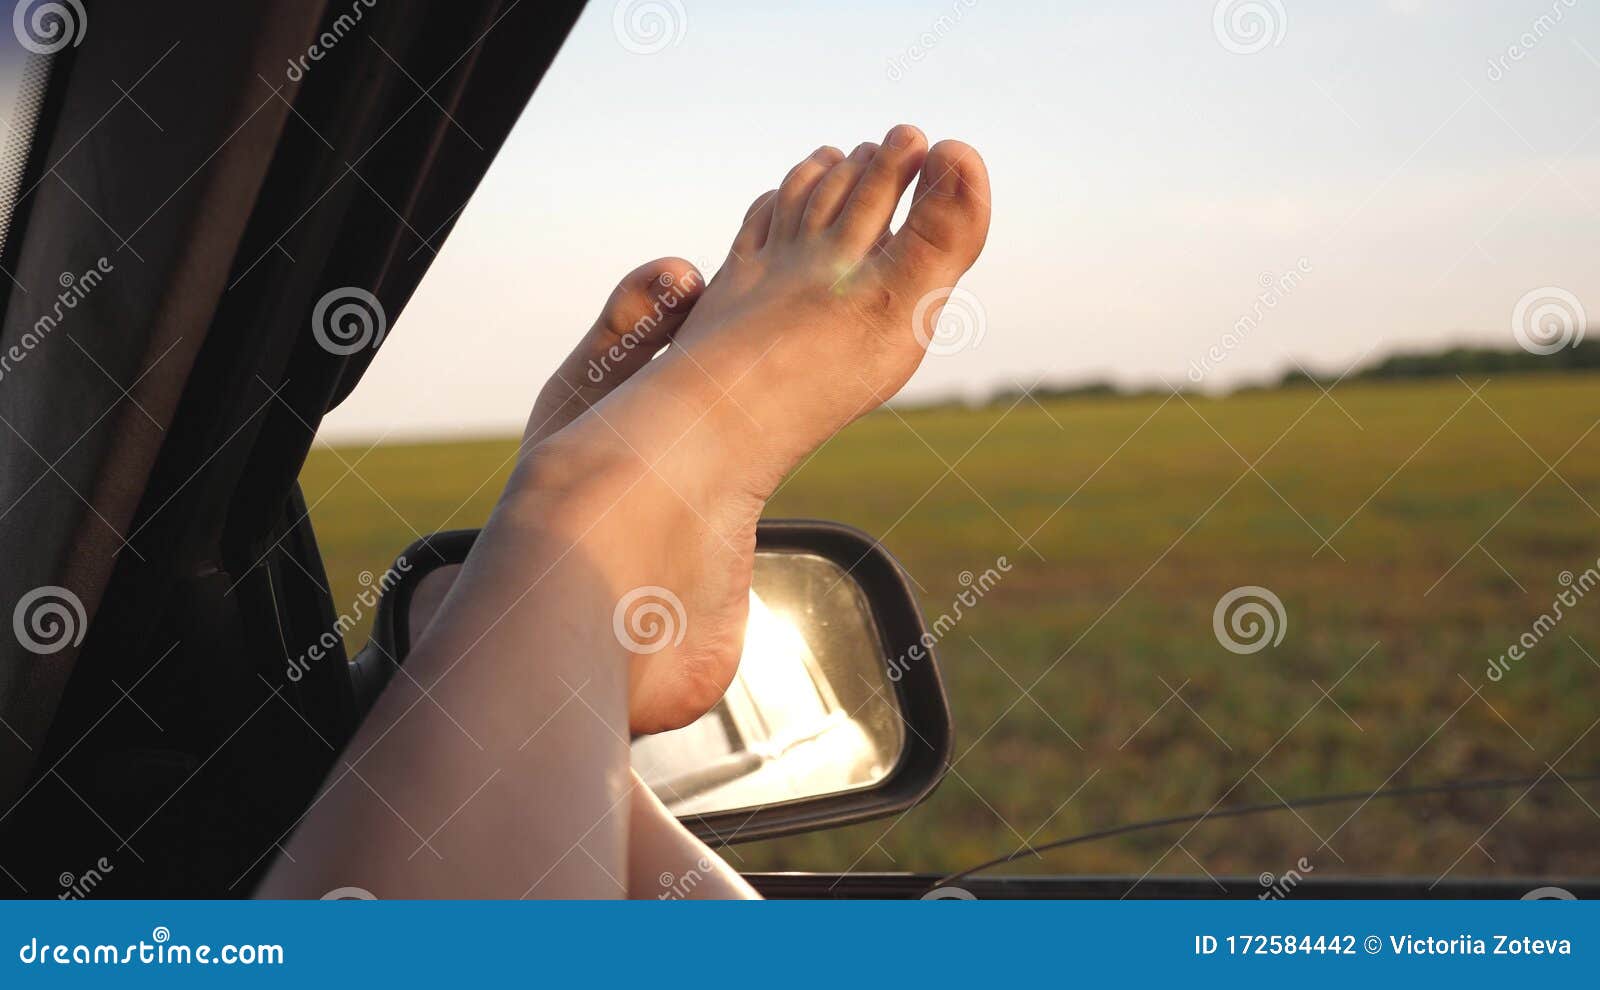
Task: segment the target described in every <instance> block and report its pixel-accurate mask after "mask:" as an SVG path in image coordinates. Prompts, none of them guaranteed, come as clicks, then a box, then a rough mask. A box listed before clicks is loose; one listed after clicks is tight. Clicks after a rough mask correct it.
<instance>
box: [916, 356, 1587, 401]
mask: <svg viewBox="0 0 1600 990" xmlns="http://www.w3.org/2000/svg"><path fill="white" fill-rule="evenodd" d="M1596 370H1600V341H1596V340H1589V341H1581V342H1579V343H1578V344H1576V345H1574V346H1572V347H1565V348H1562V349H1561V350H1559V351H1556V352H1555V353H1553V354H1531V353H1529V352H1528V351H1525V350H1522V349H1520V348H1517V349H1512V350H1496V349H1494V348H1488V347H1451V348H1447V349H1445V350H1442V351H1433V352H1431V353H1415V354H1392V355H1390V356H1389V357H1386V358H1384V359H1383V360H1382V361H1379V362H1378V363H1377V364H1373V365H1369V366H1368V367H1365V368H1360V369H1357V370H1356V371H1352V372H1350V373H1349V374H1348V375H1345V376H1344V379H1343V380H1344V382H1346V383H1349V382H1357V381H1368V382H1375V381H1396V380H1405V379H1414V378H1449V377H1454V376H1456V375H1460V376H1462V377H1464V378H1467V377H1472V376H1478V377H1481V376H1484V375H1509V374H1517V375H1521V374H1530V373H1532V374H1542V373H1562V372H1573V371H1596ZM1337 379H1338V376H1337V375H1332V374H1318V373H1315V372H1306V371H1302V370H1300V369H1299V368H1295V369H1293V370H1291V371H1288V372H1286V373H1285V374H1284V375H1283V376H1282V377H1281V378H1279V379H1278V381H1277V383H1276V384H1275V385H1269V386H1265V387H1267V388H1291V387H1294V386H1297V385H1309V384H1311V383H1312V381H1313V380H1315V381H1319V382H1321V383H1323V384H1324V385H1331V384H1333V382H1334V381H1335V380H1337ZM1261 387H1262V386H1249V387H1245V388H1242V389H1239V391H1258V390H1259V389H1260V388H1261ZM1027 394H1031V395H1032V396H1033V397H1034V398H1036V399H1039V400H1041V401H1043V400H1046V399H1072V398H1092V397H1095V396H1107V395H1123V396H1134V395H1164V394H1166V392H1165V390H1164V389H1159V388H1122V387H1119V386H1116V385H1113V384H1112V383H1111V382H1108V381H1088V382H1074V383H1051V382H1041V383H1039V384H1038V385H1035V386H1034V387H1032V388H1030V389H1028V390H1027ZM1023 395H1024V391H1023V389H1022V388H1021V387H1020V386H1007V387H1005V388H1002V389H999V390H997V391H995V392H993V393H992V394H991V395H990V396H989V400H988V402H989V404H990V405H1011V404H1012V403H1014V402H1017V401H1018V400H1020V399H1021V398H1022V397H1023ZM951 404H957V403H954V402H945V403H931V405H951Z"/></svg>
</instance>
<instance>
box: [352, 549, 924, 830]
mask: <svg viewBox="0 0 1600 990" xmlns="http://www.w3.org/2000/svg"><path fill="white" fill-rule="evenodd" d="M477 537H478V530H475V529H472V530H450V531H446V532H441V533H434V534H431V535H429V536H426V537H423V538H422V539H420V540H418V541H417V542H415V543H413V544H411V546H409V547H407V548H406V549H405V550H404V551H403V552H402V553H401V554H400V556H399V557H398V558H397V562H396V566H395V567H394V568H392V569H391V573H394V574H397V575H399V579H398V581H397V582H396V583H395V584H393V585H392V586H390V587H389V588H388V591H387V593H385V594H384V595H383V597H382V599H381V600H380V601H379V604H378V608H377V612H376V614H375V616H374V624H373V630H372V638H371V640H370V641H369V642H368V644H367V645H366V646H365V647H364V648H363V649H362V650H361V651H360V652H359V653H358V654H357V655H356V656H355V658H354V659H353V660H352V661H351V664H350V674H351V678H352V682H353V687H354V691H355V695H356V698H357V699H358V702H359V704H360V710H361V711H362V712H365V711H366V709H367V708H368V707H370V705H371V704H372V702H373V701H374V700H376V698H377V696H378V694H379V692H381V691H382V689H383V687H384V685H385V684H387V683H388V680H389V678H390V676H392V675H393V673H394V671H395V670H396V669H397V665H398V664H400V663H404V662H405V658H406V656H407V655H408V654H409V653H410V652H411V645H412V631H411V629H410V615H411V611H412V606H413V598H414V596H415V595H416V593H417V591H418V589H419V588H421V587H422V586H423V583H424V578H426V577H427V576H428V575H429V574H430V573H433V572H434V571H436V570H437V569H439V568H441V567H447V566H450V565H455V564H460V563H461V562H462V561H464V560H465V559H466V557H467V554H468V552H469V551H470V550H471V549H472V545H473V543H474V542H476V540H477ZM756 554H757V581H756V584H757V588H756V590H757V591H758V592H760V591H761V590H762V588H761V583H762V578H761V573H762V567H761V564H762V561H763V560H765V559H771V560H775V561H779V562H781V560H782V555H790V554H793V555H804V558H805V559H806V560H810V561H814V560H816V559H817V558H820V560H821V561H823V562H826V565H827V566H829V567H830V568H831V572H832V573H835V574H837V575H839V577H840V578H842V579H843V580H836V581H834V582H831V583H830V584H829V589H830V590H832V589H833V587H834V585H835V584H844V582H845V581H848V582H849V584H850V585H853V587H846V588H845V591H846V592H849V593H850V594H851V597H852V598H853V600H855V601H857V602H860V603H862V605H863V606H864V609H863V611H864V612H865V615H864V617H863V621H862V622H861V624H860V628H861V633H860V636H861V637H862V638H865V639H872V640H875V641H876V642H875V643H872V644H871V646H870V647H869V646H867V644H865V643H863V644H862V647H863V648H864V649H866V648H873V647H875V649H876V654H877V655H876V657H875V658H874V659H875V661H876V662H877V664H879V665H880V666H881V670H879V671H875V672H873V673H874V674H875V675H881V677H878V676H874V677H873V678H870V679H869V678H866V677H865V675H864V674H862V673H861V672H860V671H854V672H849V673H847V674H845V675H844V677H845V678H846V679H847V680H848V679H849V678H852V677H858V676H859V677H861V678H862V679H863V680H866V681H868V682H869V683H868V687H869V689H870V692H869V696H868V697H867V698H866V700H865V703H866V704H874V703H876V704H878V705H879V706H880V707H881V708H882V709H883V710H884V712H887V713H889V714H888V715H882V714H880V716H879V717H880V719H881V718H894V717H897V718H898V719H899V721H900V722H901V723H902V724H901V725H900V726H894V727H893V728H894V729H895V731H894V733H893V735H894V742H895V744H896V748H897V750H898V752H895V753H889V754H887V755H888V756H889V757H891V759H892V762H889V761H885V762H886V763H888V765H885V766H882V767H877V766H874V767H873V768H872V772H870V773H868V774H866V775H865V777H864V778H862V779H863V781H864V782H863V783H860V784H859V785H856V786H850V787H848V788H846V789H841V790H837V791H833V792H829V793H820V794H814V795H810V794H805V795H783V794H773V795H772V796H773V797H774V798H776V799H774V800H767V801H763V802H761V803H754V804H752V803H745V804H742V805H740V806H738V807H729V808H726V809H724V808H720V807H716V808H710V809H708V808H706V807H705V805H706V802H704V801H700V802H694V801H685V802H682V804H681V806H682V807H684V809H685V810H683V811H682V812H680V813H679V820H680V821H682V822H683V824H684V825H685V826H686V827H687V828H688V829H689V830H690V831H691V832H693V833H694V834H695V835H696V836H698V837H699V838H700V839H702V840H704V841H706V842H708V843H719V844H726V843H732V842H749V841H753V840H756V839H768V838H774V837H776V836H781V835H791V834H794V833H798V832H809V831H815V830H818V829H824V828H832V827H835V826H839V825H848V824H853V823H855V822H861V821H867V820H870V819H873V818H879V817H882V816H885V815H893V814H898V813H900V812H903V811H905V810H906V809H908V808H910V807H911V806H913V805H915V804H917V803H918V802H920V801H921V800H922V799H923V798H925V797H927V796H928V794H930V793H931V792H932V791H933V789H934V788H935V787H936V786H938V783H939V781H940V780H941V779H942V778H943V777H944V774H945V771H946V770H947V769H948V768H949V765H950V757H951V749H952V746H953V737H952V734H951V721H950V709H949V703H948V700H947V698H946V696H945V691H944V685H943V682H942V680H941V678H940V676H939V670H938V664H937V660H936V659H935V656H934V648H933V643H934V637H933V636H932V635H930V634H929V633H928V630H927V627H926V625H925V624H924V622H923V619H922V612H921V610H920V609H919V608H918V606H917V601H916V597H915V595H914V594H913V592H912V589H911V587H910V584H909V582H908V581H907V579H906V577H905V574H904V572H902V571H901V569H900V566H899V564H897V563H896V562H895V560H894V558H893V557H891V556H890V555H889V553H888V552H887V551H886V550H885V549H884V548H883V547H882V546H881V545H880V544H879V543H878V542H877V541H876V540H874V539H872V538H871V537H869V536H867V535H866V534H865V533H862V532H861V531H859V530H856V529H853V528H851V527H848V526H843V525H840V524H838V523H831V522H820V521H812V520H771V521H765V520H764V521H762V522H761V523H760V524H759V525H758V527H757V529H756ZM402 563H403V565H404V566H400V565H401V564H402ZM812 583H813V584H815V582H812ZM833 597H838V596H837V595H835V596H833ZM754 604H758V603H753V605H754ZM752 614H753V615H755V614H757V612H756V611H755V610H754V609H753V612H752ZM802 649H804V647H803V645H802ZM805 655H806V658H807V659H806V663H807V666H806V668H805V669H806V670H807V671H809V672H810V674H811V675H812V678H813V679H814V680H816V681H817V683H818V686H819V690H820V691H821V693H822V694H823V695H825V696H826V698H827V699H828V702H829V703H831V705H832V708H833V709H836V711H835V712H834V713H835V715H836V716H840V717H843V718H844V721H846V722H849V721H850V719H849V718H848V715H850V714H852V712H850V711H849V709H856V710H859V708H860V705H861V704H862V703H863V702H860V701H856V700H853V697H854V696H855V695H858V694H859V693H860V689H859V687H858V686H856V685H855V684H854V683H848V684H843V685H839V686H841V687H843V688H844V689H845V690H844V691H842V692H838V693H839V694H840V696H839V697H835V693H836V692H835V691H834V690H831V689H830V688H829V687H828V685H827V683H826V679H825V678H823V677H820V676H818V675H819V674H820V671H819V669H818V664H817V663H816V660H815V658H814V657H813V656H812V653H811V652H810V651H806V654H805ZM748 656H749V643H748V642H747V650H746V657H748ZM860 659H861V658H858V659H857V660H856V661H855V662H857V663H859V662H860ZM745 663H746V661H741V675H742V672H743V670H744V667H745ZM835 676H838V675H837V674H836V675H835ZM872 681H876V683H875V684H874V683H871V682H872ZM739 683H740V682H739V681H737V680H736V686H737V685H738V684H739ZM732 693H733V692H732V690H730V697H728V698H725V699H724V702H723V703H719V705H718V706H717V708H715V709H713V710H712V712H711V713H708V715H707V716H706V719H702V720H701V721H705V720H707V719H710V718H712V717H713V716H715V715H718V714H719V710H723V709H726V708H727V707H731V706H733V699H732V697H731V695H732ZM880 696H883V697H880ZM874 699H878V700H876V701H874ZM885 700H886V701H887V702H888V703H887V704H884V701H885ZM721 715H722V716H723V717H724V718H727V717H728V715H729V713H728V712H727V711H725V710H724V711H722V712H721ZM699 724H700V722H696V723H693V724H692V725H691V726H689V727H686V728H685V729H679V730H674V731H673V732H668V733H662V734H661V735H659V736H654V737H646V738H647V739H648V740H649V742H648V743H647V744H646V745H648V746H649V747H650V749H651V752H650V761H651V763H652V764H653V765H659V764H661V763H662V762H663V757H665V758H666V759H667V760H668V761H669V762H670V760H671V757H672V750H673V748H674V745H675V743H674V741H673V739H672V737H674V736H675V735H677V734H678V733H685V734H688V733H689V730H691V729H693V728H694V727H695V726H697V725H699ZM851 724H852V725H853V724H854V723H853V722H852V723H851ZM901 729H903V731H901ZM857 734H858V735H859V733H857ZM879 735H880V736H881V735H882V734H881V733H879ZM635 745H636V750H635V753H636V763H637V762H642V760H641V758H640V757H641V755H642V754H641V752H640V749H639V748H638V747H639V745H640V744H639V740H635ZM862 745H864V743H857V744H856V746H857V748H858V750H859V748H860V746H862ZM821 752H823V753H829V754H833V755H831V756H827V757H824V758H829V759H836V760H843V759H845V758H846V755H847V754H846V753H845V752H844V751H843V750H841V749H839V748H838V747H834V748H831V749H823V750H821ZM738 755H741V756H745V757H747V758H748V753H741V754H738ZM857 755H859V753H858V754H857ZM687 759H692V758H691V757H688V756H683V757H682V758H680V759H679V760H678V763H679V765H677V766H675V767H673V768H672V771H671V773H670V774H667V775H663V776H670V777H671V778H672V779H673V780H677V781H682V780H691V781H692V780H696V779H698V778H703V777H706V776H708V775H716V774H719V773H722V769H719V766H716V765H706V766H696V765H683V764H684V761H685V760H687ZM816 759H817V756H816V751H815V749H814V752H813V758H812V760H811V765H812V766H813V768H815V764H816ZM716 762H717V763H718V764H720V765H723V766H726V765H730V764H732V763H734V762H736V761H732V760H730V759H728V758H724V759H722V760H720V761H716ZM821 769H823V770H826V769H828V768H827V767H822V768H821ZM836 769H837V772H838V775H840V776H841V777H843V776H846V775H850V774H855V775H856V776H861V775H860V774H859V773H857V772H856V771H853V770H851V768H848V767H842V766H841V767H838V768H836ZM813 776H815V775H813ZM651 783H652V786H653V787H654V789H656V790H657V793H658V796H660V797H661V798H662V800H663V801H665V802H666V803H667V804H668V806H669V807H672V806H673V805H674V803H675V802H674V801H673V799H672V795H670V794H668V793H663V792H662V788H661V787H660V786H656V781H654V780H652V781H651ZM668 787H669V788H670V785H668ZM696 804H698V805H699V807H698V808H696V807H694V806H695V805H696Z"/></svg>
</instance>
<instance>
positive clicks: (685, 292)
mask: <svg viewBox="0 0 1600 990" xmlns="http://www.w3.org/2000/svg"><path fill="white" fill-rule="evenodd" d="M704 287H705V280H704V279H703V278H702V276H701V275H700V272H699V270H698V269H696V268H695V267H694V265H692V264H690V263H689V262H687V261H685V260H683V259H682V258H659V259H657V260H655V261H652V262H650V263H648V264H645V265H640V266H639V267H638V268H635V269H634V270H633V271H631V272H629V273H628V275H627V277H625V278H624V279H623V280H622V281H621V282H620V283H619V284H618V285H617V287H616V289H614V290H612V293H611V297H610V298H609V299H607V300H606V305H605V308H604V309H602V310H601V312H600V316H599V318H597V319H596V320H595V321H594V326H592V327H590V328H589V332H588V333H586V334H584V336H583V339H582V340H580V341H579V342H578V346H576V347H574V348H573V349H572V353H571V354H568V355H567V357H566V360H564V361H562V362H561V366H560V367H559V368H557V369H556V373H555V374H554V375H553V376H552V377H551V379H550V381H549V382H548V383H547V384H546V385H545V387H544V389H543V390H542V391H541V392H540V393H539V398H538V401H537V402H535V403H534V410H533V415H532V416H531V417H530V418H529V420H528V429H527V433H526V437H525V439H526V442H528V443H530V444H531V443H538V442H539V441H541V440H543V439H544V438H545V437H548V436H549V435H550V434H552V433H554V432H556V431H557V430H559V429H561V428H562V427H564V426H566V425H567V424H568V423H570V422H572V421H573V420H574V419H576V418H577V417H578V416H579V415H581V414H582V413H583V411H584V410H585V409H587V408H588V407H589V406H591V405H593V404H594V403H596V402H599V401H600V400H601V399H602V398H604V397H605V395H606V393H608V392H610V391H611V390H612V389H614V388H616V387H617V386H618V385H620V384H621V383H622V382H624V381H626V380H627V379H628V378H629V377H630V376H631V375H632V374H633V373H634V372H636V371H638V370H639V369H640V368H642V367H644V365H645V364H646V363H647V362H648V361H649V360H650V358H652V357H653V356H655V353H656V352H657V351H659V350H661V348H663V347H665V346H666V345H667V343H668V341H670V340H671V339H672V335H673V334H674V333H676V332H677V330H678V327H679V326H680V325H682V323H683V319H684V317H685V316H687V315H688V313H689V310H690V309H691V308H693V306H694V301H695V299H696V298H698V297H699V295H700V292H701V290H702V289H703V288H704Z"/></svg>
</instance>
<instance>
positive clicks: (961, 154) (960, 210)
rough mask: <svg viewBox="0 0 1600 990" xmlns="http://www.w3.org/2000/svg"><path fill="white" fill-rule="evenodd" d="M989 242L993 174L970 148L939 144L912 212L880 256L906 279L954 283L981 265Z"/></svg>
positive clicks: (926, 167)
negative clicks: (963, 274) (990, 190)
mask: <svg viewBox="0 0 1600 990" xmlns="http://www.w3.org/2000/svg"><path fill="white" fill-rule="evenodd" d="M988 236H989V170H988V169H987V168H986V167H985V166H984V164H983V158H982V157H981V156H980V155H979V154H978V152H977V151H976V150H974V149H973V148H972V146H971V145H968V144H964V143H962V142H960V141H940V142H939V143H938V144H936V145H934V146H933V147H932V148H931V149H930V150H929V151H928V157H927V160H926V161H925V162H924V163H923V165H922V174H921V177H920V178H919V179H918V180H917V188H916V193H915V194H914V196H913V199H912V206H911V212H910V213H909V214H908V215H907V217H906V221H905V223H904V224H902V225H901V227H900V229H899V230H898V231H897V232H896V233H895V235H894V236H893V237H892V238H891V239H890V241H889V243H888V245H887V250H886V251H885V252H883V253H882V254H880V255H879V257H878V260H879V262H880V263H881V264H883V265H885V266H887V267H888V268H890V269H892V274H894V275H898V276H900V277H901V278H902V279H907V278H908V279H911V280H912V281H914V282H918V283H922V284H926V283H928V282H930V281H933V282H942V283H946V284H947V283H949V282H953V281H954V280H955V279H956V278H958V277H960V276H961V274H962V273H963V272H965V271H966V270H967V269H968V268H971V267H972V263H973V262H974V261H976V260H978V254H979V252H981V251H982V250H983V242H984V240H985V239H986V238H987V237H988Z"/></svg>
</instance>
